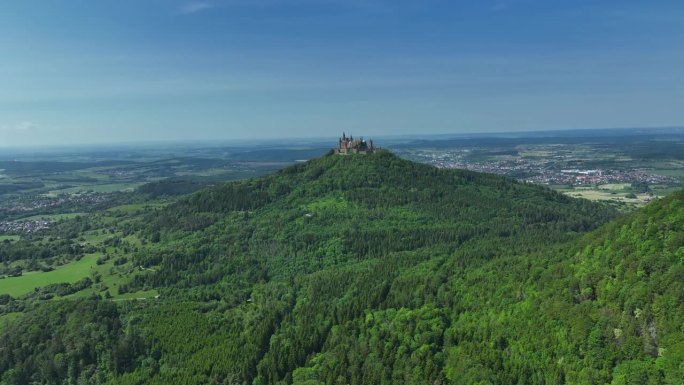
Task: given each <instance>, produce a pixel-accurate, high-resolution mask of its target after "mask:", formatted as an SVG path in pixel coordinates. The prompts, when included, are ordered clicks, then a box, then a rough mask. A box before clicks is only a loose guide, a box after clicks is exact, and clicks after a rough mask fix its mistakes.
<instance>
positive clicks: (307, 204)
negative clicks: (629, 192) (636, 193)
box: [0, 152, 684, 385]
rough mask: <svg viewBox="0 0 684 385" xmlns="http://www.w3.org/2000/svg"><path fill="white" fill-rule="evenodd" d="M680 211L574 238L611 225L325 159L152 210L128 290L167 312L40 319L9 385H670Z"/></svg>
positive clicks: (518, 194)
mask: <svg viewBox="0 0 684 385" xmlns="http://www.w3.org/2000/svg"><path fill="white" fill-rule="evenodd" d="M683 198H684V197H683V194H682V193H679V194H676V195H673V196H672V197H671V198H668V199H665V200H662V201H658V202H655V203H654V204H652V205H650V206H649V207H648V208H647V209H646V210H643V211H640V212H637V213H635V214H632V215H630V216H629V217H625V218H620V219H618V220H617V221H616V222H613V223H611V224H609V225H606V226H604V227H602V228H601V229H599V230H596V231H594V232H592V233H590V234H588V235H586V234H585V235H582V233H583V232H586V231H589V230H592V229H594V228H596V227H599V226H600V225H601V224H603V223H605V222H606V221H608V220H610V219H611V218H613V217H614V215H615V213H614V212H613V211H612V210H611V209H608V208H605V207H604V206H601V205H598V204H594V203H591V202H588V201H584V200H575V199H571V198H568V197H565V196H563V195H561V194H558V193H555V192H553V191H551V190H548V189H545V188H542V187H538V186H533V185H526V184H521V183H517V182H515V181H513V180H510V179H505V178H502V177H498V176H494V175H487V174H479V173H473V172H468V171H461V170H440V169H436V168H433V167H430V166H426V165H421V164H416V163H412V162H408V161H405V160H402V159H399V158H397V157H395V156H394V155H392V154H390V153H388V152H380V153H378V154H374V155H368V156H365V155H352V156H338V155H334V154H329V155H327V156H324V157H322V158H318V159H314V160H312V161H309V162H306V163H302V164H298V165H295V166H292V167H289V168H286V169H283V170H281V171H280V172H278V173H275V174H273V175H270V176H266V177H261V178H257V179H253V180H249V181H244V182H235V183H230V184H226V185H222V186H217V187H212V188H210V189H206V190H202V191H199V192H196V193H194V194H192V195H190V196H188V197H187V198H183V199H181V200H180V201H178V202H177V203H175V204H173V205H171V206H168V207H167V208H165V209H163V210H161V211H157V212H155V213H153V214H146V216H145V217H144V218H141V220H140V221H139V223H138V225H137V226H134V227H132V228H128V229H127V231H129V232H135V233H137V234H138V235H140V236H141V237H144V238H146V239H147V240H148V243H147V244H146V245H145V247H144V248H142V249H141V250H140V251H138V252H137V253H135V255H133V256H132V258H133V259H134V265H135V266H141V267H142V268H144V269H147V270H145V271H146V273H145V274H138V275H136V276H135V278H134V279H133V280H132V281H130V282H129V283H128V284H126V285H124V287H123V289H124V290H132V291H133V290H141V289H150V288H157V289H158V290H159V292H160V294H161V296H160V298H158V299H156V300H149V301H141V302H137V303H136V302H119V303H117V306H114V307H112V305H111V304H112V303H111V302H108V301H106V300H97V299H87V300H81V301H78V302H77V303H74V302H71V301H69V302H68V301H62V302H55V301H52V303H50V304H47V305H36V307H35V309H34V310H31V311H29V312H28V314H27V315H26V316H24V317H23V318H22V319H20V320H19V321H17V322H14V323H12V324H11V325H10V326H8V327H6V329H4V330H3V334H2V337H0V350H3V351H11V352H12V354H8V355H0V372H3V373H5V374H4V377H0V378H2V381H3V382H1V383H7V384H10V383H11V384H20V383H27V382H29V380H30V379H33V380H34V381H36V382H43V383H54V384H60V383H110V384H168V383H184V384H207V383H215V384H308V385H313V384H475V383H479V384H515V383H520V384H605V383H609V384H616V385H617V384H628V383H640V384H641V383H653V384H661V383H662V384H665V383H671V384H674V383H678V382H677V381H682V379H681V378H680V377H677V376H680V373H682V367H681V365H682V362H683V361H682V360H683V358H684V357H682V351H683V350H684V349H683V348H682V341H683V340H682V326H683V325H682V321H683V320H682V316H681V315H682V310H683V309H682V303H683V302H682V299H683V298H681V295H682V294H681V293H682V292H684V291H683V290H682V288H681V287H680V286H681V283H680V282H681V281H682V278H683V277H680V276H681V275H682V274H683V273H682V269H683V268H682V266H681V265H682V259H684V257H683V256H682V244H683V240H682V236H681V234H682V233H683V230H684V229H682V218H683V217H684V207H683V204H682V202H683V201H684V199H683ZM82 302H86V303H82ZM90 302H94V304H91V303H90ZM72 309H73V310H72ZM87 309H98V310H97V312H96V316H92V317H82V316H81V315H80V314H82V313H83V312H87V311H88V310H87ZM60 317H61V318H60ZM50 319H52V321H50ZM59 319H63V320H65V321H64V322H61V323H60V322H59ZM67 320H68V322H66V321H67ZM81 322H82V323H83V324H81ZM84 325H85V326H87V327H86V328H85V329H84V328H83V327H84ZM98 325H100V326H98ZM84 330H90V332H88V333H84V332H83V331H84ZM98 330H99V331H101V332H96V331H98ZM88 346H97V348H93V349H89V348H87V347H88ZM74 347H77V348H74ZM57 355H59V358H60V359H59V360H56V359H50V358H49V357H53V356H54V357H57ZM8 373H9V374H8ZM79 379H83V382H79V381H81V380H79ZM633 379H637V382H629V381H634V380H633ZM88 381H90V382H88ZM649 381H650V382H649Z"/></svg>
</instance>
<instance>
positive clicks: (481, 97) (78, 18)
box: [0, 0, 684, 147]
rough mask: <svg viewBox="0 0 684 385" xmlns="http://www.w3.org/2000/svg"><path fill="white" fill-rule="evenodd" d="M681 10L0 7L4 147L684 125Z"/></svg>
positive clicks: (502, 1) (141, 1)
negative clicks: (339, 134) (344, 132)
mask: <svg viewBox="0 0 684 385" xmlns="http://www.w3.org/2000/svg"><path fill="white" fill-rule="evenodd" d="M682 20H684V3H682V2H681V1H632V0H620V1H601V0H593V1H583V0H574V1H571V0H567V1H561V0H543V1H541V0H492V1H490V0H469V1H461V0H451V1H436V0H435V1H433V0H420V1H419V0H394V1H385V0H368V1H364V0H214V1H212V0H206V1H176V0H98V1H93V0H61V1H40V2H39V1H12V2H5V3H3V4H2V5H0V147H7V146H26V145H51V144H60V145H61V144H80V143H108V142H137V141H155V140H207V139H245V138H271V137H307V136H316V137H322V136H334V135H337V134H338V133H339V132H340V131H342V130H345V131H347V132H352V133H357V134H358V135H366V136H369V135H383V134H420V133H452V132H453V133H456V132H492V131H516V130H545V129H571V128H600V127H647V126H679V125H683V124H684V108H682V105H684V86H683V85H684V23H682Z"/></svg>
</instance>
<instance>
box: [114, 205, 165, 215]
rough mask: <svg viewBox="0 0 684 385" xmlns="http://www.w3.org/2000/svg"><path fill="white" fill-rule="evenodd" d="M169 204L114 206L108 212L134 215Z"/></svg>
mask: <svg viewBox="0 0 684 385" xmlns="http://www.w3.org/2000/svg"><path fill="white" fill-rule="evenodd" d="M167 204H168V203H134V204H129V205H121V206H114V207H111V208H109V209H107V211H121V212H124V213H134V212H136V211H138V210H140V211H142V210H145V209H147V208H151V209H154V208H160V207H164V206H166V205H167Z"/></svg>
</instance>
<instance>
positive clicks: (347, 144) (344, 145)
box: [335, 132, 377, 155]
mask: <svg viewBox="0 0 684 385" xmlns="http://www.w3.org/2000/svg"><path fill="white" fill-rule="evenodd" d="M376 151H377V148H376V147H375V146H374V145H373V140H372V139H371V140H369V141H365V140H363V138H359V139H354V137H353V136H349V137H347V135H346V134H345V133H344V132H343V133H342V136H341V137H340V140H339V146H338V148H337V150H335V153H337V154H340V155H347V154H374V153H375V152H376Z"/></svg>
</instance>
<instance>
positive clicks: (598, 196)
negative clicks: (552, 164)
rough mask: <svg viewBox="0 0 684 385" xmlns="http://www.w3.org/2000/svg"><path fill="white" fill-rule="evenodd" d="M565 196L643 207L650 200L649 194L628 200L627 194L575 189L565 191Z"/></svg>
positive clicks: (638, 195)
mask: <svg viewBox="0 0 684 385" xmlns="http://www.w3.org/2000/svg"><path fill="white" fill-rule="evenodd" d="M563 193H564V194H566V195H569V196H571V197H575V198H584V199H588V200H591V201H615V202H625V203H629V204H633V205H637V206H642V205H645V204H646V203H647V200H648V199H649V198H650V197H649V196H648V194H637V196H636V199H634V198H628V197H627V196H626V195H627V194H626V193H615V192H611V191H609V190H594V189H586V190H580V189H574V190H564V191H563Z"/></svg>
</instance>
